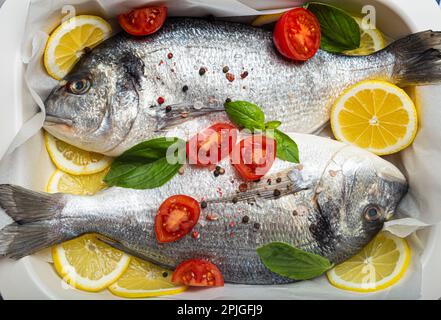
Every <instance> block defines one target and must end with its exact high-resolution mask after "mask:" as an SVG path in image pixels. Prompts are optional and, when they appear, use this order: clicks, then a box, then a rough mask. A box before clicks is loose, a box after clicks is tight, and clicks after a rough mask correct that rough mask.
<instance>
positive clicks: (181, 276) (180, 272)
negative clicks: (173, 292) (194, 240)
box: [172, 259, 224, 287]
mask: <svg viewBox="0 0 441 320" xmlns="http://www.w3.org/2000/svg"><path fill="white" fill-rule="evenodd" d="M172 282H173V283H175V284H179V285H185V286H192V287H223V286H224V278H223V277H222V274H221V272H220V271H219V269H218V268H217V267H216V266H215V265H214V264H212V263H211V262H208V261H205V260H197V259H191V260H188V261H185V262H184V263H181V264H180V265H179V266H178V267H177V268H176V270H175V272H174V273H173V277H172Z"/></svg>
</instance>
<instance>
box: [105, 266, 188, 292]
mask: <svg viewBox="0 0 441 320" xmlns="http://www.w3.org/2000/svg"><path fill="white" fill-rule="evenodd" d="M171 277H172V272H171V271H169V270H165V269H162V268H160V267H158V266H156V265H153V264H151V263H149V262H145V261H141V260H139V259H136V258H132V260H131V262H130V265H129V268H128V269H127V271H126V272H125V273H124V274H123V275H122V276H121V278H119V279H118V281H117V282H115V283H114V284H112V285H111V286H110V287H109V290H110V292H112V293H113V294H114V295H116V296H119V297H124V298H148V297H158V296H164V295H173V294H178V293H181V292H183V291H185V290H186V289H187V287H185V286H175V285H174V284H173V283H172V282H171Z"/></svg>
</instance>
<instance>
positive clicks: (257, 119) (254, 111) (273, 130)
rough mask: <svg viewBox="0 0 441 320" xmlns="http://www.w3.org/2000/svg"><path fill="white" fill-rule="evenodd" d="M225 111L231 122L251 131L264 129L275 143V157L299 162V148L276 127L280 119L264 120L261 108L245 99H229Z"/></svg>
mask: <svg viewBox="0 0 441 320" xmlns="http://www.w3.org/2000/svg"><path fill="white" fill-rule="evenodd" d="M225 111H226V113H227V115H228V117H229V118H230V120H231V122H233V123H234V124H235V125H237V126H238V127H240V128H244V129H248V130H250V131H251V132H256V131H259V132H263V131H265V132H266V134H267V135H268V136H270V137H271V138H274V139H275V140H276V143H277V158H279V159H281V160H285V161H289V162H293V163H299V149H298V147H297V144H296V143H295V142H294V140H292V139H291V138H290V137H289V136H288V135H286V134H284V133H283V132H281V131H280V130H278V129H277V128H278V127H279V126H280V125H281V124H282V123H281V122H280V121H269V122H265V114H264V113H263V111H262V109H260V108H259V107H258V106H256V105H255V104H253V103H250V102H246V101H231V102H228V103H226V104H225Z"/></svg>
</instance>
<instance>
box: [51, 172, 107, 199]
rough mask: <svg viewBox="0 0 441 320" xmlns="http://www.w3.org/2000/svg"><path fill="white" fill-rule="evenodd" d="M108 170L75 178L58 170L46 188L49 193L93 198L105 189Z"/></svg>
mask: <svg viewBox="0 0 441 320" xmlns="http://www.w3.org/2000/svg"><path fill="white" fill-rule="evenodd" d="M107 172H108V170H104V171H102V172H98V173H95V174H91V175H86V176H73V175H71V174H68V173H66V172H63V171H61V170H56V171H55V172H54V173H53V174H52V176H51V178H50V179H49V182H48V184H47V187H46V192H48V193H68V194H75V195H82V196H93V195H94V194H96V193H97V192H99V191H101V190H103V189H105V188H106V187H107V185H106V184H105V183H104V181H103V179H104V178H105V176H106V174H107Z"/></svg>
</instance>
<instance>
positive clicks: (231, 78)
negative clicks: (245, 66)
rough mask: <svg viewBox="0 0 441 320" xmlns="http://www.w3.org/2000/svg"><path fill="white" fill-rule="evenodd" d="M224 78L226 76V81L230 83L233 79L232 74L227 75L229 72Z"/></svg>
mask: <svg viewBox="0 0 441 320" xmlns="http://www.w3.org/2000/svg"><path fill="white" fill-rule="evenodd" d="M225 76H226V78H227V80H228V81H230V82H233V81H234V79H235V77H234V74H232V73H229V72H228V73H227V74H226V75H225Z"/></svg>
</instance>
